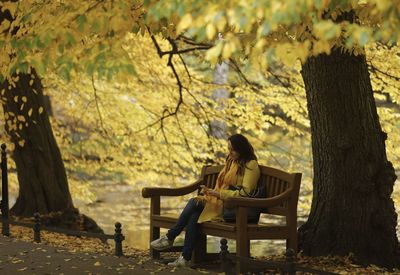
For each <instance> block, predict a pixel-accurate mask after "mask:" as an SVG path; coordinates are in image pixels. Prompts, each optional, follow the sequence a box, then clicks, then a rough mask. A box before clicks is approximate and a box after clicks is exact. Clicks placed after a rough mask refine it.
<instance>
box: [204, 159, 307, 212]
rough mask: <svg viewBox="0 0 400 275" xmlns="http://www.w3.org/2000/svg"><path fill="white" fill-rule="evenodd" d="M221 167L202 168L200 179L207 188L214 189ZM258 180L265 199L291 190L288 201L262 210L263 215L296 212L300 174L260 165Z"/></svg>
mask: <svg viewBox="0 0 400 275" xmlns="http://www.w3.org/2000/svg"><path fill="white" fill-rule="evenodd" d="M223 167H224V166H223V165H217V166H205V167H203V170H202V174H201V178H203V180H204V184H205V185H206V186H207V187H208V188H214V186H215V184H216V181H217V177H218V174H219V172H220V171H221V170H222V168H223ZM259 167H260V179H259V181H258V184H265V185H266V190H267V198H271V197H274V196H277V195H279V194H281V193H283V192H284V191H286V190H287V189H288V188H292V192H291V194H292V195H291V197H290V199H289V200H288V201H286V202H284V203H282V204H281V205H279V206H276V207H270V208H267V209H263V210H262V212H263V213H270V214H274V215H282V216H286V215H287V214H288V211H290V212H292V213H293V212H294V213H295V212H296V210H297V202H298V198H299V190H300V183H301V174H300V173H288V172H285V171H282V170H279V169H276V168H272V167H268V166H263V165H260V166H259Z"/></svg>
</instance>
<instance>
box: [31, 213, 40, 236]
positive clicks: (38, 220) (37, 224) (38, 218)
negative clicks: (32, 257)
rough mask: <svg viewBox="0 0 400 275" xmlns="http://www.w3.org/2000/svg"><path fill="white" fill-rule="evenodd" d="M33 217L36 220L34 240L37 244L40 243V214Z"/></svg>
mask: <svg viewBox="0 0 400 275" xmlns="http://www.w3.org/2000/svg"><path fill="white" fill-rule="evenodd" d="M33 217H34V219H35V224H34V225H33V240H34V241H35V242H37V243H40V242H41V238H40V214H39V213H35V214H34V215H33Z"/></svg>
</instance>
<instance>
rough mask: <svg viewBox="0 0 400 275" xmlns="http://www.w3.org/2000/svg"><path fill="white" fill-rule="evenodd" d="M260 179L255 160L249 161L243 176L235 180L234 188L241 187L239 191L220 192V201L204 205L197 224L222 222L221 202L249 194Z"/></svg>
mask: <svg viewBox="0 0 400 275" xmlns="http://www.w3.org/2000/svg"><path fill="white" fill-rule="evenodd" d="M259 177H260V168H259V167H258V163H257V161H256V160H251V161H249V162H248V163H246V165H245V169H244V174H243V175H239V176H238V178H237V182H236V186H242V187H243V189H244V191H243V190H241V191H239V190H220V197H221V198H220V199H218V200H216V202H215V203H208V202H207V203H206V205H205V207H204V210H203V212H201V215H200V217H199V220H198V223H203V222H207V221H211V220H222V210H223V200H225V199H226V198H230V197H241V196H246V193H247V194H250V193H251V192H252V191H253V190H254V189H255V188H256V187H257V182H258V179H259Z"/></svg>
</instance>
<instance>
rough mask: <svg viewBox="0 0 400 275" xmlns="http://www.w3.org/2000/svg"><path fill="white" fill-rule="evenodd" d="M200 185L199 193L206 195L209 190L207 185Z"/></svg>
mask: <svg viewBox="0 0 400 275" xmlns="http://www.w3.org/2000/svg"><path fill="white" fill-rule="evenodd" d="M200 187H201V190H200V194H202V195H208V192H209V190H210V189H208V187H207V186H205V185H200Z"/></svg>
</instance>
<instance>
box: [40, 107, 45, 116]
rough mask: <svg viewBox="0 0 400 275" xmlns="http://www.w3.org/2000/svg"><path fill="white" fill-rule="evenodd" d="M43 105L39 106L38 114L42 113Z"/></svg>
mask: <svg viewBox="0 0 400 275" xmlns="http://www.w3.org/2000/svg"><path fill="white" fill-rule="evenodd" d="M43 111H44V110H43V107H39V115H40V114H41V113H43Z"/></svg>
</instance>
